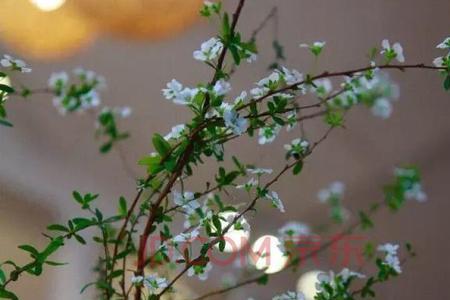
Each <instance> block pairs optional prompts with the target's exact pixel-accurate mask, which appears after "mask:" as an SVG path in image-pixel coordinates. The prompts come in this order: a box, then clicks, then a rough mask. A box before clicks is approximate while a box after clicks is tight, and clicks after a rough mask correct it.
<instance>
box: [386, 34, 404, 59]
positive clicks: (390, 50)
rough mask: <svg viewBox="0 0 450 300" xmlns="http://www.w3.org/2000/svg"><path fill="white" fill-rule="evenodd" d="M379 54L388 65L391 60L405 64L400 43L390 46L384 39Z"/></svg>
mask: <svg viewBox="0 0 450 300" xmlns="http://www.w3.org/2000/svg"><path fill="white" fill-rule="evenodd" d="M381 48H382V49H381V52H380V53H381V54H383V55H384V57H385V59H386V61H387V62H388V63H389V62H390V61H392V60H393V59H396V60H398V61H399V62H401V63H403V62H405V56H404V55H403V47H402V45H400V43H394V44H393V45H392V46H391V44H390V43H389V40H387V39H384V40H383V41H382V42H381Z"/></svg>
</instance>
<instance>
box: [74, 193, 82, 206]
mask: <svg viewBox="0 0 450 300" xmlns="http://www.w3.org/2000/svg"><path fill="white" fill-rule="evenodd" d="M72 196H73V198H74V199H75V201H77V202H78V203H79V204H81V205H84V200H83V197H82V196H81V194H80V193H79V192H77V191H73V192H72Z"/></svg>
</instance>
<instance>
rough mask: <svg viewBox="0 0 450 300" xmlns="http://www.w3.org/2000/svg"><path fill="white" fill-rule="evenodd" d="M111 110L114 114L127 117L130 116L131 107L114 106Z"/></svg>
mask: <svg viewBox="0 0 450 300" xmlns="http://www.w3.org/2000/svg"><path fill="white" fill-rule="evenodd" d="M113 111H114V113H115V114H116V115H118V116H119V117H121V118H128V117H129V116H131V113H132V112H133V111H132V109H131V107H129V106H122V107H114V109H113Z"/></svg>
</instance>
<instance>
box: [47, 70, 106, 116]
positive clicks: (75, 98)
mask: <svg viewBox="0 0 450 300" xmlns="http://www.w3.org/2000/svg"><path fill="white" fill-rule="evenodd" d="M73 74H74V75H75V76H76V77H77V79H78V84H77V83H73V84H71V83H70V76H69V74H68V73H67V72H55V73H52V74H51V75H50V78H49V79H48V82H47V85H48V87H49V89H50V90H51V91H52V92H54V93H55V95H56V96H55V97H54V98H53V105H54V106H55V107H56V108H57V109H58V111H59V112H60V113H61V114H62V115H65V114H67V113H68V112H75V111H77V112H83V111H86V110H88V109H92V108H96V107H98V106H100V104H101V99H100V93H99V90H101V89H104V88H105V86H106V83H105V79H104V78H103V77H102V76H100V75H97V74H96V73H95V72H94V71H90V70H84V69H82V68H76V69H74V70H73Z"/></svg>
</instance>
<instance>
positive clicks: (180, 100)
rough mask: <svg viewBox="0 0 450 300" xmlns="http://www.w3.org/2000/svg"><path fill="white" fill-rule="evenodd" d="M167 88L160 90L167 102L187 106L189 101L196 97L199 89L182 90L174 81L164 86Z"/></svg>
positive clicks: (180, 85)
mask: <svg viewBox="0 0 450 300" xmlns="http://www.w3.org/2000/svg"><path fill="white" fill-rule="evenodd" d="M166 86H167V88H165V89H162V92H163V95H164V97H165V98H166V99H167V100H172V101H173V102H174V103H175V104H180V105H187V104H189V103H190V101H191V99H192V98H193V97H195V96H196V95H197V93H198V92H199V89H196V88H194V89H191V88H188V87H186V88H183V85H182V84H181V83H180V82H178V81H177V80H175V79H172V80H171V81H170V82H168V83H167V84H166Z"/></svg>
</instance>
